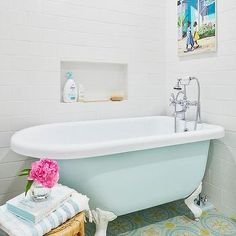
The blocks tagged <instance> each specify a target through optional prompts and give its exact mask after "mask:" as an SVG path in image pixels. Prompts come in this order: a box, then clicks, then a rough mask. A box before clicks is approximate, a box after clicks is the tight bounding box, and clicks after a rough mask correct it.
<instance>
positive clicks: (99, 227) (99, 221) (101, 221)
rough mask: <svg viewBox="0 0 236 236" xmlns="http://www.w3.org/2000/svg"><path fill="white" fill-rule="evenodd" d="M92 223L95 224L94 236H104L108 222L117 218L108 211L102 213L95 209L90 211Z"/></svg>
mask: <svg viewBox="0 0 236 236" xmlns="http://www.w3.org/2000/svg"><path fill="white" fill-rule="evenodd" d="M92 215H93V221H94V223H95V224H96V232H95V236H106V232H107V226H108V222H109V221H112V220H114V219H116V218H117V216H116V215H115V214H114V213H112V212H109V211H102V210H101V209H99V208H97V209H96V210H93V211H92Z"/></svg>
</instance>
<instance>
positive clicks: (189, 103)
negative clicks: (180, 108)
mask: <svg viewBox="0 0 236 236" xmlns="http://www.w3.org/2000/svg"><path fill="white" fill-rule="evenodd" d="M197 105H198V102H197V101H193V102H191V101H188V106H197Z"/></svg>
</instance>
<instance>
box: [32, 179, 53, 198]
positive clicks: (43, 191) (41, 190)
mask: <svg viewBox="0 0 236 236" xmlns="http://www.w3.org/2000/svg"><path fill="white" fill-rule="evenodd" d="M50 194H51V188H46V187H44V186H43V185H42V184H39V183H37V182H34V183H33V185H32V187H31V197H32V199H33V200H34V201H36V202H40V201H45V200H47V199H48V198H49V196H50Z"/></svg>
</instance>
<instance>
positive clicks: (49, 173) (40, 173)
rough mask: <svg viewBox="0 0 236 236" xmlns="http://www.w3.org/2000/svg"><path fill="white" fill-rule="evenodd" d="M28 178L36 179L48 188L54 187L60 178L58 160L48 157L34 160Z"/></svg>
mask: <svg viewBox="0 0 236 236" xmlns="http://www.w3.org/2000/svg"><path fill="white" fill-rule="evenodd" d="M28 180H33V181H36V182H37V183H39V184H42V185H43V186H44V187H46V188H52V187H53V186H54V185H55V184H56V183H57V182H58V180H59V166H58V164H57V162H56V161H54V160H49V159H46V158H45V159H41V160H39V161H35V162H33V163H32V165H31V170H30V173H29V176H28Z"/></svg>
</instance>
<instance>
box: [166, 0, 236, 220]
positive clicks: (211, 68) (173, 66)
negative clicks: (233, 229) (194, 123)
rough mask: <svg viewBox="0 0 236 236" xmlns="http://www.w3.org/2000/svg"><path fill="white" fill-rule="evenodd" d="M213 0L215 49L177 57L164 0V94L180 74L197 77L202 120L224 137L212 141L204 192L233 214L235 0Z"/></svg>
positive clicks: (172, 16)
mask: <svg viewBox="0 0 236 236" xmlns="http://www.w3.org/2000/svg"><path fill="white" fill-rule="evenodd" d="M217 2H218V6H217V8H218V52H217V53H214V54H209V55H201V56H200V55H199V56H196V57H186V58H181V59H180V58H178V56H177V27H176V24H177V17H176V15H177V14H176V11H177V8H176V1H173V0H168V1H167V34H166V43H167V47H166V48H167V54H166V57H167V95H169V94H170V93H171V92H172V91H171V88H172V87H173V85H174V83H175V79H176V78H177V77H179V76H181V75H191V76H196V77H198V78H199V79H200V81H201V86H202V95H201V97H202V103H201V104H202V118H203V121H205V122H209V123H213V124H219V125H223V126H224V127H225V128H226V136H225V138H223V139H221V140H218V141H214V142H212V145H211V149H210V155H209V160H208V168H207V172H206V176H205V179H204V192H205V193H206V194H207V195H208V196H209V197H210V199H211V200H212V202H213V203H214V204H215V206H216V207H217V208H219V209H221V210H222V211H224V212H225V213H226V214H229V215H234V216H236V26H235V25H236V18H235V14H236V1H235V0H217ZM191 93H192V94H193V93H194V88H193V86H191V88H190V94H191ZM168 110H169V113H170V112H171V109H168Z"/></svg>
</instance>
